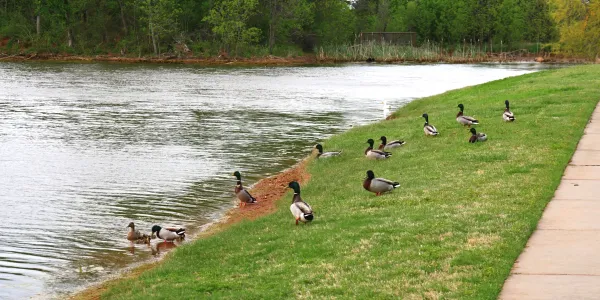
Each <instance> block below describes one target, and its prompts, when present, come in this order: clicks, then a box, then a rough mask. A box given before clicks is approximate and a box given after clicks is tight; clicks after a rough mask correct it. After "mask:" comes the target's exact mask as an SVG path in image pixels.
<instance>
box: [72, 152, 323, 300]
mask: <svg viewBox="0 0 600 300" xmlns="http://www.w3.org/2000/svg"><path fill="white" fill-rule="evenodd" d="M311 160H312V155H311V156H309V157H307V158H305V159H303V160H302V161H300V162H299V163H297V164H295V165H294V166H292V167H290V168H288V169H286V170H284V171H282V172H281V173H278V174H276V175H273V176H269V177H267V178H264V179H261V180H260V181H258V182H257V183H256V184H254V185H253V186H252V187H251V188H249V190H250V192H251V193H252V195H253V196H254V197H255V198H256V199H257V200H258V201H257V203H255V204H248V205H246V206H244V207H242V208H240V207H234V208H231V209H230V210H229V211H228V212H227V213H226V214H225V215H224V216H223V217H222V218H220V219H219V220H217V221H215V222H214V223H212V224H210V225H209V226H208V227H207V228H206V229H205V230H204V231H202V232H200V233H199V234H198V235H196V237H195V240H197V239H201V238H205V237H208V236H211V235H213V234H216V233H219V232H221V231H223V230H225V229H227V228H228V227H229V226H231V225H233V224H236V223H239V222H241V221H242V220H254V219H256V218H259V217H262V216H266V215H269V214H271V213H273V212H275V211H276V210H277V201H278V200H279V199H281V198H282V197H283V196H284V195H285V194H286V193H287V192H288V183H289V182H290V181H294V180H295V181H298V182H299V183H300V184H301V185H302V184H305V183H306V182H308V181H309V180H310V174H309V173H308V172H307V170H306V167H307V165H308V163H309V162H310V161H311ZM233 189H234V185H232V186H231V191H232V197H234V196H233ZM124 238H125V237H124ZM192 242H193V241H192ZM167 255H169V253H167ZM163 261H164V260H163V259H161V260H159V261H154V262H147V263H142V264H141V265H140V266H138V267H135V268H133V269H131V270H128V271H125V272H123V274H120V275H118V276H116V277H115V278H111V279H108V280H106V281H103V282H100V283H98V284H96V285H92V286H90V287H87V288H85V289H84V290H82V291H79V292H76V293H75V294H73V295H71V296H69V297H68V299H73V300H92V299H93V300H95V299H100V298H101V295H102V294H103V293H104V292H105V291H106V290H108V288H109V287H110V286H111V285H112V284H113V283H115V282H117V281H120V280H123V279H130V278H134V277H137V276H139V275H140V274H142V273H143V272H145V271H148V270H151V269H153V268H155V267H157V266H159V265H160V264H161V263H162V262H163Z"/></svg>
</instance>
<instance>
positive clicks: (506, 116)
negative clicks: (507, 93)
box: [502, 100, 515, 122]
mask: <svg viewBox="0 0 600 300" xmlns="http://www.w3.org/2000/svg"><path fill="white" fill-rule="evenodd" d="M504 105H506V108H505V109H504V113H502V119H503V120H504V122H513V121H514V120H515V115H514V114H513V113H512V111H510V106H509V105H510V103H509V102H508V100H506V101H504Z"/></svg>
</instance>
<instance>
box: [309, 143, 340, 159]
mask: <svg viewBox="0 0 600 300" xmlns="http://www.w3.org/2000/svg"><path fill="white" fill-rule="evenodd" d="M315 148H316V149H317V150H318V151H319V153H318V154H317V158H328V157H334V156H339V155H340V154H342V151H329V152H323V146H322V145H321V144H317V145H316V146H315Z"/></svg>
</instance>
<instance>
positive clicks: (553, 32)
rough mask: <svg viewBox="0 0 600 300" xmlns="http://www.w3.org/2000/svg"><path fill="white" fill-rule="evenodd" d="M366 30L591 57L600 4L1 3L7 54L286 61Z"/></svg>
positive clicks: (439, 0)
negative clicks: (285, 57) (279, 58)
mask: <svg viewBox="0 0 600 300" xmlns="http://www.w3.org/2000/svg"><path fill="white" fill-rule="evenodd" d="M370 31H382V32H392V31H414V32H416V33H417V34H418V43H419V45H420V44H421V43H423V42H426V43H435V44H439V45H440V46H441V47H444V48H445V49H450V50H451V51H452V50H453V49H458V48H464V46H465V45H466V44H468V45H479V48H481V45H485V46H486V47H487V49H489V50H490V51H491V50H493V49H495V50H496V51H499V50H501V49H502V50H507V49H516V48H522V47H523V45H524V43H525V44H527V43H529V44H530V45H535V47H530V48H533V49H531V50H534V51H539V50H541V49H540V44H541V43H550V42H557V43H556V44H555V45H554V46H555V47H554V48H555V51H562V52H564V53H567V54H571V55H585V56H587V57H592V58H594V57H596V56H598V53H599V51H600V50H599V48H600V47H599V43H600V1H595V0H589V1H588V0H354V1H345V0H0V47H2V48H3V49H4V51H5V52H9V53H19V52H22V51H31V52H55V53H56V52H65V53H77V54H86V55H92V54H102V53H113V54H120V55H130V56H141V55H146V54H154V55H161V54H166V55H174V54H175V55H185V54H188V55H191V54H193V55H195V56H215V55H228V56H233V55H238V56H250V55H260V56H265V55H268V54H276V55H288V56H289V55H300V54H302V53H303V52H310V51H314V50H315V49H319V47H340V45H354V44H355V43H356V41H357V35H358V34H359V33H360V32H370ZM494 46H495V47H494ZM501 47H502V48H501ZM546 50H548V49H546Z"/></svg>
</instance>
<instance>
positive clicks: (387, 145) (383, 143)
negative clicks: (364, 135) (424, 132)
mask: <svg viewBox="0 0 600 300" xmlns="http://www.w3.org/2000/svg"><path fill="white" fill-rule="evenodd" d="M379 140H380V141H381V145H379V150H391V149H394V148H398V147H401V146H402V145H404V144H406V142H405V141H401V140H395V141H390V142H388V140H387V137H385V136H384V135H383V136H381V137H380V138H379Z"/></svg>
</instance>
